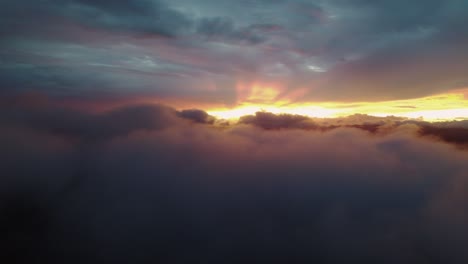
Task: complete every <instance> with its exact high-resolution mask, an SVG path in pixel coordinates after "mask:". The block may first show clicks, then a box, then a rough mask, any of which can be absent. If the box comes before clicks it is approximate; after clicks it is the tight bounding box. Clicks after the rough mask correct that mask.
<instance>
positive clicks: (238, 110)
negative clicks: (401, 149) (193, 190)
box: [208, 85, 468, 121]
mask: <svg viewBox="0 0 468 264" xmlns="http://www.w3.org/2000/svg"><path fill="white" fill-rule="evenodd" d="M261 88H262V87H261V86H258V85H257V86H254V87H253V88H251V89H250V90H248V91H246V90H245V88H244V90H243V92H244V95H245V96H244V97H243V99H244V100H243V102H241V103H239V104H238V105H237V106H236V107H232V108H215V109H209V110H208V113H209V114H210V115H213V116H215V117H217V118H222V119H238V118H240V117H241V116H244V115H252V114H255V113H256V112H259V111H266V112H271V113H275V114H280V113H285V114H297V115H304V116H309V117H320V118H332V117H343V116H349V115H353V114H367V115H373V116H392V115H393V116H400V117H407V118H422V119H423V120H425V121H446V120H463V119H468V100H467V98H465V97H466V91H467V89H465V90H458V91H454V92H452V93H446V94H439V95H433V96H428V97H423V98H416V99H407V100H394V101H385V102H357V103H342V102H326V103H325V102H313V103H312V102H311V103H293V102H291V101H292V100H289V99H288V97H287V96H283V97H280V94H281V93H280V90H279V89H275V88H274V87H272V86H270V87H265V89H261Z"/></svg>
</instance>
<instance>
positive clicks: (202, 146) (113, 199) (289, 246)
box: [0, 103, 468, 263]
mask: <svg viewBox="0 0 468 264" xmlns="http://www.w3.org/2000/svg"><path fill="white" fill-rule="evenodd" d="M218 123H219V122H218V121H214V120H213V119H212V118H210V117H209V116H208V115H207V114H206V113H204V112H203V111H201V110H184V111H176V110H174V109H172V108H170V107H166V106H161V105H146V106H132V107H126V108H120V109H115V110H113V111H110V112H106V113H100V114H90V113H83V112H77V111H73V110H66V109H60V108H57V107H53V106H50V105H49V104H48V103H42V104H37V105H36V106H31V104H28V106H24V105H23V106H22V105H21V104H9V105H8V104H3V106H2V111H0V127H1V129H0V145H1V146H2V148H0V158H1V160H2V163H1V164H2V165H1V166H0V175H2V177H1V184H0V196H1V199H0V201H1V202H0V215H1V216H2V217H1V218H0V219H1V220H0V224H1V225H0V226H1V228H0V232H1V233H2V234H1V236H0V243H1V247H2V251H1V255H2V259H4V260H5V259H13V260H14V261H13V262H9V263H103V262H107V263H194V262H196V263H220V262H223V263H245V262H256V263H277V262H281V263H345V262H346V263H349V262H353V263H358V262H359V263H376V262H378V263H464V262H466V261H467V260H468V255H467V254H466V251H465V250H464V248H465V246H466V243H467V242H468V233H467V231H466V230H468V228H467V224H466V223H467V220H468V218H467V217H468V216H467V215H466V210H465V208H466V194H467V192H468V189H467V188H466V187H467V186H468V185H467V180H468V178H467V177H468V152H467V151H466V149H464V148H463V147H462V146H463V144H462V145H454V144H452V143H453V142H452V140H448V141H449V142H452V143H444V139H445V132H448V134H451V133H452V132H451V131H452V130H450V129H451V128H454V127H458V128H459V129H460V131H462V128H463V122H461V123H460V124H459V123H458V122H452V123H450V124H448V123H443V124H434V125H432V126H433V127H432V128H431V129H432V130H430V129H429V130H427V129H428V128H427V127H426V126H428V125H429V124H428V123H424V122H421V121H411V120H401V119H398V118H391V117H389V118H373V117H368V116H364V115H358V116H353V117H350V118H348V119H346V118H343V119H330V120H325V119H314V120H312V119H310V118H307V117H301V116H288V115H273V114H270V113H265V112H259V113H257V114H256V115H255V116H248V117H244V118H243V119H242V120H241V122H239V123H238V124H231V125H226V124H224V125H218ZM340 124H341V125H340ZM370 125H374V126H375V127H376V129H368V127H369V126H370ZM421 129H422V130H423V131H425V132H422V134H421ZM463 129H464V130H463V131H465V132H463V133H464V134H463V135H464V139H466V136H467V135H468V134H467V133H466V131H468V130H467V129H466V127H465V128H463ZM457 131H458V130H457ZM428 133H429V134H432V136H427V134H428ZM434 135H436V136H441V137H440V138H439V137H435V136H434ZM457 135H458V134H457ZM460 135H461V134H460ZM457 142H458V141H457ZM464 143H465V144H466V140H465V141H464ZM457 146H458V147H461V148H458V147H457Z"/></svg>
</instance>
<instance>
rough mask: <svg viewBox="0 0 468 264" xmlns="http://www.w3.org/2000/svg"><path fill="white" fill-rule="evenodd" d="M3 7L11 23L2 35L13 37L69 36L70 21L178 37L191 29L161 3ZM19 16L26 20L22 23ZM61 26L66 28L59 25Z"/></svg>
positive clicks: (50, 1)
mask: <svg viewBox="0 0 468 264" xmlns="http://www.w3.org/2000/svg"><path fill="white" fill-rule="evenodd" d="M2 6H3V15H4V18H3V20H6V22H7V23H6V24H4V25H3V26H2V31H6V32H7V33H8V34H12V35H23V34H33V35H34V32H33V31H35V30H37V29H38V28H39V29H40V30H41V32H44V33H45V32H47V31H49V33H50V34H66V33H67V32H66V29H67V27H66V26H67V25H68V26H70V23H69V22H70V20H71V21H73V22H76V23H79V24H81V25H87V26H91V27H97V28H105V29H110V30H117V31H126V32H127V33H154V34H161V35H164V36H174V35H176V34H177V33H178V32H181V31H183V30H186V29H187V28H189V27H190V26H191V21H190V19H189V18H188V17H186V16H184V15H183V14H181V13H179V12H177V11H174V10H172V9H170V8H168V6H167V5H165V4H163V3H162V2H161V1H152V0H143V1H134V0H126V1H119V2H115V1H107V0H99V1H88V0H70V1H54V0H45V1H26V0H21V1H16V2H14V3H13V2H6V3H2ZM17 15H21V16H22V17H25V18H26V19H25V20H23V19H22V20H18V19H17V17H16V16H17ZM60 22H61V23H62V24H63V25H60V24H58V25H57V24H56V23H60ZM54 24H55V25H54ZM62 26H65V27H62ZM12 27H14V28H15V30H14V31H12ZM18 29H21V31H18ZM15 31H16V33H15ZM50 34H49V36H50ZM36 36H37V35H36ZM23 37H24V35H23Z"/></svg>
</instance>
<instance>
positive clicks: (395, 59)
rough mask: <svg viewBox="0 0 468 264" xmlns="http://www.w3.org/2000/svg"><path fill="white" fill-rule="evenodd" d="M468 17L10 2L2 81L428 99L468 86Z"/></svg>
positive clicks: (214, 98) (438, 10)
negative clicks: (269, 88)
mask: <svg viewBox="0 0 468 264" xmlns="http://www.w3.org/2000/svg"><path fill="white" fill-rule="evenodd" d="M467 17H468V3H467V1H465V0H449V1H437V0H418V1H403V0H384V1H363V0H351V1H342V0H331V1H322V0H310V1H306V0H291V1H262V0H245V1H228V0H216V1H215V0H198V1H192V0H171V1H165V0H126V1H107V0H96V1H89V0H67V1H55V0H43V1H28V0H18V1H2V3H0V35H1V41H0V46H1V60H0V68H1V71H0V86H1V89H2V93H17V92H24V91H40V92H43V93H46V94H48V95H51V96H57V97H80V98H90V97H91V98H95V97H96V96H109V95H112V96H114V97H115V96H117V97H119V96H130V95H131V96H133V97H141V96H154V97H157V98H162V99H167V100H169V99H174V100H186V101H191V102H198V103H203V102H205V103H206V102H209V103H218V104H223V105H233V104H236V103H237V102H238V100H239V99H242V96H243V91H242V89H241V87H242V86H243V85H246V84H247V85H251V84H254V83H263V84H274V86H275V92H276V93H274V94H270V97H268V96H267V99H271V100H278V99H281V98H284V97H287V98H290V99H291V98H292V100H296V101H298V100H300V101H324V100H328V101H356V100H357V101H373V100H388V99H405V98H415V97H422V96H427V95H431V94H436V93H443V92H446V91H448V90H451V89H455V88H461V87H466V86H467V84H468V79H467V75H466V72H467V70H468V63H467V62H468V49H467V48H466V47H468V30H467V27H466V23H467ZM244 99H245V98H244ZM264 99H265V98H264Z"/></svg>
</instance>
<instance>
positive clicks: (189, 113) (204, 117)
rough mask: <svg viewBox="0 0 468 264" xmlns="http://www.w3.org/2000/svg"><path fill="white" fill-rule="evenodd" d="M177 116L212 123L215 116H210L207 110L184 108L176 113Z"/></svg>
mask: <svg viewBox="0 0 468 264" xmlns="http://www.w3.org/2000/svg"><path fill="white" fill-rule="evenodd" d="M177 114H178V116H180V117H182V118H186V119H189V120H192V121H194V122H197V123H202V124H213V123H214V122H215V117H213V116H210V115H209V114H208V113H207V112H205V111H203V110H199V109H186V110H182V111H180V112H178V113H177Z"/></svg>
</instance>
